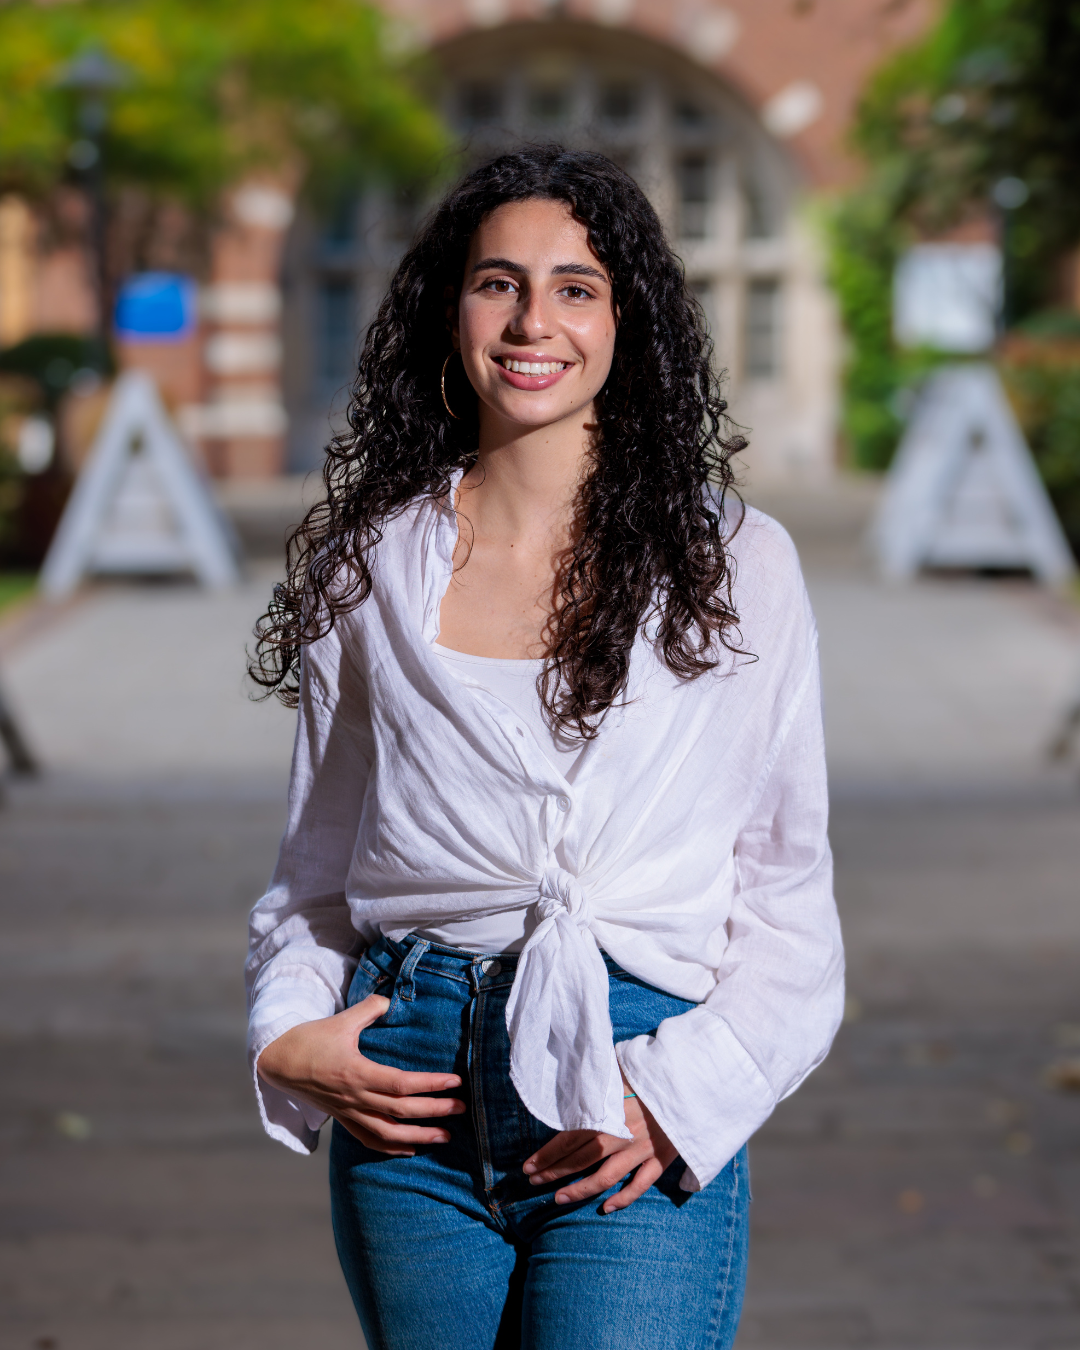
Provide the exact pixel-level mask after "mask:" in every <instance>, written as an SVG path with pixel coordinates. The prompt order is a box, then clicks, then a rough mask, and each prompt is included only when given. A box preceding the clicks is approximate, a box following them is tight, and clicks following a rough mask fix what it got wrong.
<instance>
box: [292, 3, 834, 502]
mask: <svg viewBox="0 0 1080 1350" xmlns="http://www.w3.org/2000/svg"><path fill="white" fill-rule="evenodd" d="M432 55H433V60H434V62H435V64H436V66H437V69H438V72H439V83H440V99H441V104H442V108H443V112H444V115H445V117H446V120H447V122H448V124H449V125H450V126H452V127H453V128H455V130H456V131H457V132H458V134H459V135H460V137H461V140H462V144H463V145H464V147H465V152H466V157H467V159H468V160H469V161H471V162H479V161H481V160H483V159H485V158H488V157H490V156H491V155H494V154H497V153H498V152H500V151H501V150H504V149H506V148H508V147H510V146H512V145H514V144H519V143H521V142H522V141H528V140H558V141H561V142H563V143H565V144H568V145H572V146H580V147H588V148H591V149H597V150H600V151H602V152H603V153H605V154H607V155H609V156H610V157H611V158H613V159H615V160H616V161H617V162H618V163H620V164H622V165H623V167H624V168H626V169H627V171H628V172H630V173H632V174H633V175H634V176H635V178H637V180H638V181H639V182H640V184H641V186H642V187H643V188H644V190H645V191H646V193H647V194H648V195H649V197H650V199H651V200H652V202H653V204H654V205H655V206H656V208H657V210H658V212H659V214H660V216H661V219H662V220H663V221H664V224H665V227H666V228H667V230H668V234H669V237H670V238H671V239H672V241H673V243H674V246H675V248H676V251H677V252H678V253H679V255H680V257H681V258H682V259H683V262H684V265H685V267H686V275H687V280H688V282H689V284H690V286H691V287H692V288H693V290H694V291H695V293H696V294H697V296H698V298H699V300H700V301H701V304H702V306H703V308H704V310H705V313H706V315H707V316H708V319H709V323H710V328H711V330H712V332H713V337H714V340H715V343H716V351H717V361H718V363H719V365H721V366H722V367H723V368H724V369H725V370H726V371H727V372H728V378H729V390H730V399H731V407H732V413H733V415H734V416H735V418H736V419H737V420H738V421H739V422H740V423H742V424H744V425H745V426H746V427H747V428H748V429H749V431H750V435H751V450H750V452H749V453H748V455H747V458H746V465H747V470H746V472H747V476H748V477H749V479H750V480H751V481H752V482H753V481H762V480H766V479H776V478H787V477H791V476H793V475H795V476H803V477H805V476H824V475H825V474H827V473H828V472H829V471H830V469H831V467H832V463H833V457H834V448H833V446H834V434H835V433H834V398H835V384H836V363H837V348H838V343H837V339H836V335H835V321H834V318H833V311H832V304H831V300H830V298H829V296H828V293H827V291H826V290H825V288H824V286H823V284H822V280H821V277H820V267H819V263H818V260H817V257H816V250H815V248H814V246H813V240H812V237H811V235H810V232H809V231H808V230H807V228H806V227H805V224H804V222H803V221H802V218H801V215H800V199H801V188H802V183H801V179H800V173H799V170H798V167H797V165H796V162H795V161H794V159H793V158H792V156H791V155H790V153H789V152H788V150H787V149H786V148H785V147H783V146H782V145H781V144H780V143H779V142H778V141H776V140H775V139H773V138H772V137H771V136H770V135H769V134H768V132H767V131H766V130H765V128H764V127H763V126H762V124H761V122H760V120H759V118H758V116H757V115H756V113H755V112H754V111H753V110H752V109H751V108H750V107H749V106H748V105H747V104H746V103H745V101H744V100H743V99H742V98H741V97H740V96H739V95H738V94H737V92H736V91H735V90H733V89H732V88H731V87H730V86H728V85H727V84H725V83H724V82H723V81H722V80H721V79H720V78H718V77H717V76H715V75H713V74H711V73H710V72H708V71H707V70H705V69H703V68H702V67H701V66H698V65H695V64H694V63H693V62H692V61H691V60H689V59H688V58H687V57H686V56H684V55H682V54H681V53H679V52H677V51H675V50H674V49H672V48H669V47H667V46H665V45H663V44H661V43H658V42H654V41H650V40H648V39H646V38H644V37H642V36H640V35H638V34H635V33H632V32H627V31H625V30H621V29H611V28H602V27H598V26H594V25H590V24H585V23H577V22H572V21H546V22H542V23H522V24H508V25H505V26H501V27H496V28H491V29H487V30H479V31H471V32H468V33H465V34H462V35H460V36H457V37H455V38H453V39H451V40H450V41H448V42H446V43H445V44H443V45H442V46H441V47H439V48H437V49H436V50H435V52H434V53H433V54H432ZM424 206H425V203H424V202H423V201H419V200H413V201H410V200H408V199H403V198H402V197H400V196H398V197H396V198H395V197H394V196H392V195H390V194H386V193H379V192H374V191H372V192H368V193H366V194H364V196H363V197H360V198H358V199H356V200H355V201H353V202H349V203H346V204H344V207H343V210H342V212H341V213H340V215H339V216H338V217H337V218H336V219H334V220H330V221H323V222H318V223H316V222H314V221H312V220H310V219H308V220H306V221H304V220H302V221H301V222H299V224H298V226H297V230H296V234H295V237H294V239H293V242H292V247H291V249H290V255H289V262H288V266H287V276H286V283H287V284H286V304H287V313H288V322H287V323H286V332H287V333H288V334H290V338H289V339H287V340H288V341H289V344H290V346H292V347H293V351H292V352H290V353H287V356H286V363H285V369H286V372H287V376H286V381H287V383H286V391H285V392H286V400H287V403H288V406H289V412H290V422H291V426H292V437H291V440H292V444H291V446H290V461H291V464H292V466H293V467H294V468H297V469H299V468H306V467H310V466H311V465H313V464H314V463H317V462H318V458H319V455H320V452H321V445H322V443H323V441H325V439H326V430H327V422H326V413H327V408H328V407H329V406H330V405H331V403H333V402H335V400H336V404H337V406H338V408H340V407H341V405H342V399H343V390H344V389H345V387H346V386H347V384H348V380H349V378H350V371H351V367H352V364H353V361H354V358H355V350H356V343H357V335H358V333H359V332H360V331H362V329H363V327H364V325H365V324H366V323H367V322H368V321H369V319H370V317H371V315H372V314H373V312H374V309H375V307H376V305H377V304H378V301H379V299H380V298H381V296H382V293H383V291H384V290H385V287H386V283H387V280H388V277H389V274H390V272H391V271H392V269H393V267H394V265H395V264H396V262H397V259H398V258H399V257H400V255H401V252H402V250H403V249H404V247H405V245H406V243H407V241H408V238H409V237H410V235H411V233H412V231H413V229H414V228H415V224H416V222H417V220H418V219H419V217H420V215H421V214H422V211H423V208H424Z"/></svg>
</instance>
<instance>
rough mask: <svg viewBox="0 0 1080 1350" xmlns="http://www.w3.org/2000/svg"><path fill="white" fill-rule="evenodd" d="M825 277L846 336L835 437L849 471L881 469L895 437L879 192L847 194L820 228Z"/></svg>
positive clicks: (886, 250)
mask: <svg viewBox="0 0 1080 1350" xmlns="http://www.w3.org/2000/svg"><path fill="white" fill-rule="evenodd" d="M828 225H829V234H830V239H831V245H832V248H831V268H830V279H831V281H832V285H833V289H834V290H835V292H836V296H837V299H838V302H839V305H840V316H841V319H842V321H843V324H844V328H845V330H846V332H847V335H848V342H849V347H848V359H847V362H846V366H845V370H844V396H845V397H844V408H843V431H844V437H845V440H846V442H847V446H848V450H849V454H850V457H851V460H852V462H853V464H854V465H855V467H857V468H860V469H883V468H884V467H885V466H886V465H887V464H888V462H889V460H890V458H891V457H892V452H893V449H894V448H895V446H896V441H897V438H898V436H899V432H900V421H899V418H898V417H897V415H896V411H895V408H896V395H897V392H898V388H899V383H898V382H899V368H898V364H897V359H896V351H895V348H894V345H893V340H892V274H893V268H894V266H895V264H896V259H897V256H898V253H899V247H900V240H899V229H898V227H897V225H896V222H895V221H894V219H893V217H892V210H891V202H890V199H889V195H888V193H887V192H885V191H883V190H882V189H881V188H880V187H879V189H878V190H877V191H870V190H867V191H864V192H862V193H859V194H852V195H851V196H849V197H847V198H846V199H845V200H843V201H842V202H840V203H839V204H838V206H837V208H836V209H835V211H834V212H833V213H832V216H831V218H830V220H829V222H828Z"/></svg>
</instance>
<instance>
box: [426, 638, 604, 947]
mask: <svg viewBox="0 0 1080 1350" xmlns="http://www.w3.org/2000/svg"><path fill="white" fill-rule="evenodd" d="M431 650H432V651H433V652H434V653H435V655H436V656H438V657H439V658H440V660H441V661H442V662H443V664H444V665H445V666H446V668H447V670H449V671H450V672H451V674H453V675H454V676H455V677H456V678H457V679H459V680H465V679H468V680H471V681H475V682H476V683H477V684H479V685H482V686H483V688H485V689H486V690H487V691H488V693H490V694H494V695H495V697H496V698H498V699H501V700H502V701H503V703H505V704H506V705H507V707H509V708H512V709H513V710H514V712H515V713H516V714H517V715H518V717H520V718H521V719H522V721H523V722H524V723H525V725H526V726H527V727H528V728H529V730H530V731H531V732H532V733H533V735H534V736H535V737H536V740H537V744H538V745H539V746H540V749H541V750H542V751H543V752H544V754H545V755H547V757H548V759H550V760H551V762H552V764H553V765H554V766H555V768H556V769H558V771H559V773H561V774H562V776H563V777H564V778H565V779H566V780H567V782H568V783H572V782H573V781H574V774H575V772H576V770H577V766H578V762H579V760H580V759H581V755H582V751H583V750H584V748H585V747H584V744H583V743H582V742H581V741H569V742H568V741H566V740H564V739H563V738H562V737H561V736H559V735H556V734H555V733H554V732H553V731H552V729H551V728H550V727H549V726H548V724H547V722H546V721H545V720H544V716H543V710H542V707H541V704H540V696H539V694H537V692H536V679H537V676H538V675H539V674H540V671H541V670H542V669H543V665H544V663H543V661H505V660H502V659H501V658H499V657H492V656H470V655H468V653H466V652H455V651H451V650H450V648H449V647H440V646H439V644H438V643H435V644H434V645H433V646H432V648H431ZM556 854H557V851H556ZM560 861H561V860H560ZM530 908H531V906H529V907H523V908H522V909H518V910H511V911H510V912H508V913H506V914H491V915H488V916H487V917H485V918H478V919H457V920H454V921H453V922H451V923H444V924H442V925H440V926H439V927H437V928H417V929H416V930H415V931H416V934H417V936H418V937H422V938H427V940H428V941H429V942H441V943H442V944H443V945H444V946H448V947H463V948H464V949H465V950H466V951H469V952H519V951H520V950H521V949H522V947H523V946H524V945H525V943H526V941H527V939H528V937H529V928H530V925H529V922H528V919H529V909H530Z"/></svg>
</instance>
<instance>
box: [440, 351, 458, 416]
mask: <svg viewBox="0 0 1080 1350" xmlns="http://www.w3.org/2000/svg"><path fill="white" fill-rule="evenodd" d="M453 355H454V353H453V352H451V353H450V356H453ZM450 356H448V357H447V358H446V360H445V361H444V362H443V363H442V375H441V376H440V377H439V388H440V389H441V390H442V401H443V407H444V408H445V409H446V411H447V412H448V413H449V414H450V416H451V417H452V418H453V419H454V421H455V422H460V421H461V418H460V417H459V416H458V415H457V413H456V412H455V411H454V410H453V408H451V406H450V404H449V403H447V401H446V367H447V366H448V365H449V364H450Z"/></svg>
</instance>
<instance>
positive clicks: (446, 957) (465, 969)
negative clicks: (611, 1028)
mask: <svg viewBox="0 0 1080 1350" xmlns="http://www.w3.org/2000/svg"><path fill="white" fill-rule="evenodd" d="M420 943H422V944H423V946H424V950H423V952H421V953H420V954H419V956H418V957H417V958H416V959H414V961H412V962H409V957H410V956H412V955H413V954H414V951H415V948H416V947H417V945H418V944H420ZM377 945H382V946H383V947H385V948H386V950H387V951H388V952H390V954H391V955H392V956H394V957H395V958H396V959H397V960H398V961H400V962H401V963H402V965H405V964H407V963H408V964H409V965H410V966H411V967H413V968H414V967H415V965H416V964H421V965H423V966H425V967H426V968H427V969H429V970H431V969H438V968H439V967H442V969H443V970H444V971H445V973H446V974H453V975H457V977H458V978H459V979H460V978H464V979H468V978H469V976H470V974H472V975H473V976H474V978H476V979H477V980H480V979H485V977H486V983H487V985H488V987H489V988H490V987H491V986H492V985H493V984H504V983H505V984H512V983H513V980H514V975H515V974H516V973H517V965H518V961H519V959H520V957H521V953H520V952H470V951H466V950H465V948H463V947H448V946H445V945H444V944H443V943H440V942H428V940H427V939H426V938H421V937H418V936H417V935H416V934H415V933H407V934H406V935H405V937H403V938H401V939H399V940H394V939H393V938H388V937H386V936H383V937H381V938H379V939H377V941H376V943H375V944H373V946H377ZM600 955H601V957H603V960H604V965H605V966H606V967H607V971H608V974H609V975H625V974H626V973H627V972H626V971H625V970H623V968H622V966H620V965H619V963H618V962H617V961H615V960H614V959H613V958H612V957H610V956H608V954H607V952H605V951H604V950H603V949H602V948H601V950H600Z"/></svg>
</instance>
